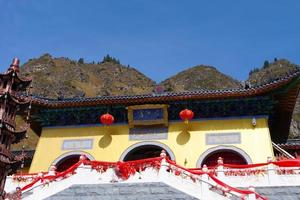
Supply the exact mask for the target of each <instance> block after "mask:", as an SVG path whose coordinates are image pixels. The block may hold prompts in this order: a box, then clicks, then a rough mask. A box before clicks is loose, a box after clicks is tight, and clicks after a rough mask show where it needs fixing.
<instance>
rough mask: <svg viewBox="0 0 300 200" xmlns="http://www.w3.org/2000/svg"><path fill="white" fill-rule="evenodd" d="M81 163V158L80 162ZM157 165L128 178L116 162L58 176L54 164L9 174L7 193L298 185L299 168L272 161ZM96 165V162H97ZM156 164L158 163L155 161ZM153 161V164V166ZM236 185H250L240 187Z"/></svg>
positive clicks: (230, 190)
mask: <svg viewBox="0 0 300 200" xmlns="http://www.w3.org/2000/svg"><path fill="white" fill-rule="evenodd" d="M80 162H81V161H80ZM155 162H158V163H159V165H160V167H157V166H151V165H149V164H147V165H144V166H146V167H145V169H143V170H139V171H137V172H135V173H132V174H131V175H130V176H129V178H128V179H124V178H122V177H120V173H119V171H118V170H119V169H118V163H115V164H114V167H108V169H107V170H102V169H103V168H102V167H101V163H100V168H95V167H92V164H91V163H89V161H87V162H84V161H82V162H81V163H78V165H77V166H75V167H74V170H72V171H70V172H68V173H65V174H64V175H63V176H57V173H56V172H55V167H51V168H50V171H49V172H48V173H44V174H43V173H38V174H30V175H23V176H15V177H8V178H7V181H6V186H5V190H6V192H13V191H16V188H18V189H17V190H20V191H21V189H22V196H23V199H34V200H37V199H45V198H47V197H49V196H52V195H54V194H56V193H58V192H60V191H63V190H65V189H67V188H69V187H71V186H72V185H76V184H107V183H143V182H163V183H165V184H167V185H169V186H171V187H173V188H176V189H178V190H180V191H182V192H184V193H186V194H189V195H191V196H193V197H195V198H198V199H203V200H206V199H215V200H223V199H231V198H236V197H239V198H241V199H249V200H254V199H264V197H262V196H260V195H259V194H257V193H255V192H254V188H255V187H269V186H300V168H299V167H293V166H289V167H278V165H275V164H273V163H269V164H268V163H267V164H263V165H261V166H254V167H252V166H251V167H249V166H247V168H242V169H234V168H229V167H226V165H223V164H222V163H219V166H218V167H217V168H215V169H210V170H209V169H208V168H207V167H205V166H204V167H203V168H202V169H192V170H189V169H185V168H183V167H181V166H178V165H176V163H174V162H172V161H170V160H169V159H166V158H161V159H157V158H156V160H155ZM141 163H143V161H141ZM79 164H80V165H79ZM96 164H97V163H96ZM156 164H157V163H156ZM156 164H155V165H156ZM236 188H249V189H248V190H239V189H236Z"/></svg>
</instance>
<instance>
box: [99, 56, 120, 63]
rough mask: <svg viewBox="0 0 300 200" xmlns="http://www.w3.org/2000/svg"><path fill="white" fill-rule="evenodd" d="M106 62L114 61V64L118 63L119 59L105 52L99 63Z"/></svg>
mask: <svg viewBox="0 0 300 200" xmlns="http://www.w3.org/2000/svg"><path fill="white" fill-rule="evenodd" d="M106 62H110V63H114V64H120V60H119V59H116V58H115V57H112V56H110V55H109V54H107V55H106V56H104V57H103V60H102V61H101V63H106Z"/></svg>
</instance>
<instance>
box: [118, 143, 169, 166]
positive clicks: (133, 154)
mask: <svg viewBox="0 0 300 200" xmlns="http://www.w3.org/2000/svg"><path fill="white" fill-rule="evenodd" d="M162 150H165V151H166V154H167V156H168V157H169V158H171V159H172V160H175V156H174V154H173V152H172V151H171V149H170V148H169V147H168V146H166V145H165V144H162V143H159V142H140V143H136V144H134V145H132V146H130V147H129V148H128V149H126V151H125V152H124V153H123V154H122V155H121V158H120V160H121V161H131V160H140V159H146V158H154V157H159V156H160V153H161V151H162Z"/></svg>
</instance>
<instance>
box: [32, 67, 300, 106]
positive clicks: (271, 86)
mask: <svg viewBox="0 0 300 200" xmlns="http://www.w3.org/2000/svg"><path fill="white" fill-rule="evenodd" d="M299 78H300V69H297V70H296V71H294V72H293V73H291V74H289V75H287V76H285V77H283V78H278V79H276V80H273V81H272V82H269V83H266V84H263V85H257V86H254V87H250V88H240V89H222V90H197V91H188V92H178V93H173V92H167V93H159V94H157V93H153V94H143V95H126V96H99V97H93V98H70V99H62V100H57V99H49V98H43V97H38V96H32V103H33V104H34V105H38V106H42V107H49V108H63V107H80V106H95V105H107V104H108V105H109V104H139V103H156V102H166V101H176V100H194V99H195V100H196V99H197V100H202V99H203V100H205V99H226V98H237V97H254V96H261V95H264V94H267V93H269V92H272V91H275V90H277V89H280V88H282V87H283V86H285V85H287V84H288V83H290V82H292V81H294V80H296V79H299Z"/></svg>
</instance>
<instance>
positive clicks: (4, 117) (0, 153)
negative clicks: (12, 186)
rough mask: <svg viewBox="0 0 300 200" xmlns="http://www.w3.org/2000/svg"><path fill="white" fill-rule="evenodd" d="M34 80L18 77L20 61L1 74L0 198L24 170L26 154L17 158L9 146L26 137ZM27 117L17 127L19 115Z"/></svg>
mask: <svg viewBox="0 0 300 200" xmlns="http://www.w3.org/2000/svg"><path fill="white" fill-rule="evenodd" d="M30 83H31V79H24V78H23V79H22V78H20V77H19V60H18V59H17V58H14V59H13V62H12V64H11V65H10V67H9V68H8V70H7V71H6V72H5V73H4V74H0V199H4V196H5V192H4V186H5V180H6V177H7V176H8V175H10V174H13V173H15V172H16V170H17V169H19V168H20V167H21V164H22V160H23V157H24V155H21V156H14V155H13V154H12V153H11V151H10V147H11V145H12V144H16V143H19V142H20V141H21V140H22V139H24V138H25V137H26V132H27V129H28V128H29V122H28V121H29V113H30V108H31V103H30V102H31V101H30V97H29V96H28V93H26V89H27V88H28V87H29V85H30ZM17 114H21V115H22V116H26V115H27V117H26V120H25V124H24V125H22V126H21V127H20V128H17V127H16V115H17Z"/></svg>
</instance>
